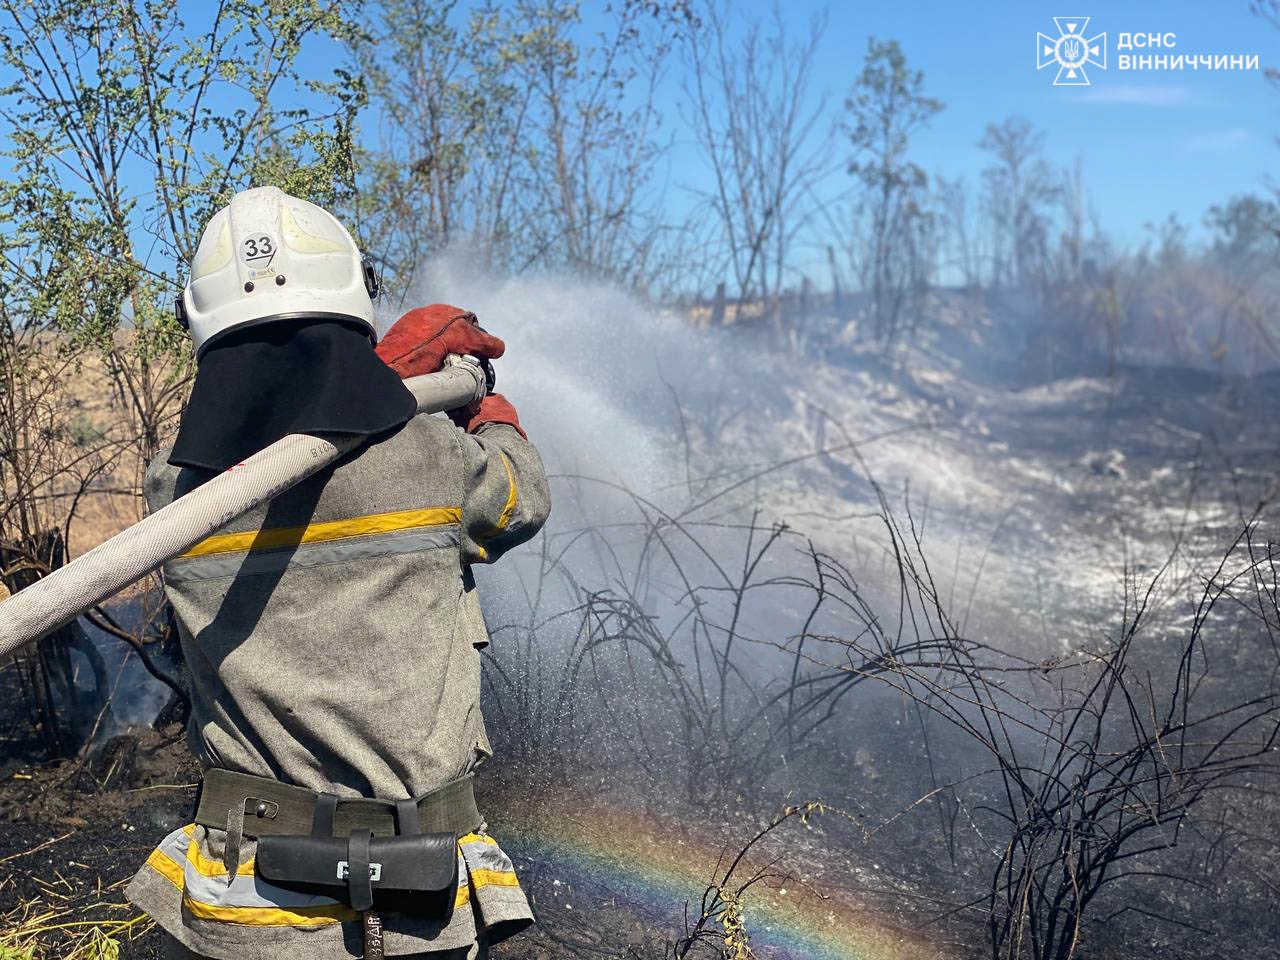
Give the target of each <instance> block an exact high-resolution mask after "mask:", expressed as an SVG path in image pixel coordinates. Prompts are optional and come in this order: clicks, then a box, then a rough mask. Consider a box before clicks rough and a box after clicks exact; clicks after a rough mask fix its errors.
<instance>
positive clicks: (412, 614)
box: [128, 187, 550, 960]
mask: <svg viewBox="0 0 1280 960" xmlns="http://www.w3.org/2000/svg"><path fill="white" fill-rule="evenodd" d="M376 286H377V281H376V277H375V274H374V271H373V270H372V269H371V268H370V266H369V264H368V262H367V261H365V260H363V259H362V257H361V255H360V252H359V250H358V249H357V247H356V245H355V243H354V242H353V241H352V239H351V237H350V235H349V234H348V233H347V231H346V230H345V229H344V228H343V226H342V225H341V224H340V223H339V222H338V220H337V219H336V218H334V217H333V216H332V215H331V214H330V213H328V212H327V211H325V210H323V209H321V208H320V207H318V206H315V205H314V204H311V203H308V202H306V201H303V200H299V199H297V198H294V197H291V196H288V195H286V194H285V193H283V192H282V191H280V190H279V189H276V188H274V187H260V188H256V189H252V190H246V191H244V192H242V193H239V194H237V195H236V196H235V197H234V198H233V199H232V201H231V203H230V205H229V206H227V207H225V208H224V209H222V210H220V211H218V212H217V213H216V214H214V216H213V217H212V218H211V220H210V221H209V223H208V226H207V227H206V229H205V231H204V233H203V235H202V236H201V239H200V244H199V247H198V249H197V251H196V254H195V258H194V260H193V262H192V266H191V276H190V280H189V282H188V284H187V286H186V288H185V290H184V291H183V294H182V297H181V299H180V300H179V302H178V304H177V310H178V314H179V319H180V320H181V321H182V322H183V323H184V325H185V326H187V328H188V329H189V331H190V333H191V337H192V339H193V341H194V346H195V353H196V359H197V370H196V377H195V383H194V386H193V389H192V394H191V399H190V402H189V403H188V405H187V407H186V409H185V411H184V413H183V416H182V421H181V424H180V426H179V429H178V434H177V438H176V440H175V442H174V444H173V446H172V448H171V449H169V450H167V451H165V452H162V453H161V454H160V455H159V456H157V458H156V459H155V461H154V462H153V463H152V464H151V466H150V468H149V469H148V471H147V475H146V480H145V495H146V502H147V506H148V509H150V510H152V511H154V510H156V509H158V508H160V507H161V506H163V505H164V504H166V503H169V502H170V501H171V500H173V499H174V498H175V497H179V496H181V495H182V494H183V493H185V492H187V491H189V490H191V489H192V488H194V487H196V486H198V485H199V484H200V483H202V482H204V481H205V480H207V479H208V478H210V477H212V476H214V475H215V474H216V473H217V472H219V471H224V470H231V469H234V468H235V466H236V464H237V463H239V462H241V461H242V460H243V459H245V458H246V457H248V456H249V455H250V454H252V453H254V452H255V451H257V450H259V449H261V448H263V447H265V446H267V445H268V444H270V443H272V442H274V441H276V440H278V439H280V438H281V437H283V436H286V435H288V434H291V433H305V434H319V435H342V434H345V435H358V436H360V437H363V438H366V439H365V442H364V443H363V444H362V445H361V446H360V447H358V448H357V450H356V452H355V453H353V454H351V455H348V456H347V457H345V458H343V459H341V460H339V461H338V462H337V463H336V464H334V465H333V466H331V467H329V468H326V469H325V470H323V471H321V472H320V473H318V474H316V475H315V476H313V477H311V478H310V479H308V480H306V481H304V482H302V483H300V484H299V485H297V486H296V487H294V488H292V489H290V490H288V491H286V492H285V493H283V494H281V495H280V496H278V497H276V498H275V499H274V500H271V501H270V502H268V503H267V504H266V505H264V506H262V507H259V508H256V509H255V510H254V511H252V512H250V513H248V514H245V515H244V516H243V517H241V518H239V519H236V520H234V521H232V522H231V523H229V524H228V525H227V526H226V527H224V528H223V529H222V530H221V531H220V532H218V533H217V534H215V535H213V536H211V537H209V538H208V539H206V540H204V541H203V542H201V543H199V544H197V545H196V546H195V547H193V548H192V549H191V550H189V551H187V552H186V553H185V554H183V555H182V556H181V557H179V558H177V559H175V560H173V561H171V562H169V563H168V564H166V565H165V567H164V570H163V572H164V585H165V593H166V595H167V597H168V599H169V601H170V602H171V603H172V605H173V609H174V612H175V614H176V619H177V624H178V630H179V634H180V637H181V641H182V647H183V653H184V656H185V658H186V662H187V665H188V667H189V670H190V677H191V687H192V713H191V718H190V723H189V727H188V741H189V745H190V748H191V750H192V751H193V753H194V754H195V756H196V757H197V758H198V759H199V761H200V763H201V765H202V767H203V768H204V776H203V780H202V783H201V789H200V794H199V799H198V801H197V806H196V811H195V813H194V816H193V822H192V823H191V824H189V825H187V826H185V827H183V828H181V829H179V830H176V831H174V832H173V833H171V834H170V835H169V836H167V837H165V838H164V840H163V841H162V842H161V843H160V845H159V846H158V847H156V849H155V850H154V851H153V852H152V854H151V855H150V856H149V857H148V859H147V861H146V864H145V865H144V866H143V867H142V868H141V869H140V870H139V871H138V873H137V875H136V876H135V877H134V879H133V881H132V882H131V884H130V885H129V888H128V896H129V898H130V899H131V900H132V901H133V902H134V903H135V904H136V905H137V906H139V907H140V908H141V909H143V910H145V911H146V912H147V913H148V914H150V915H151V916H152V917H153V918H154V919H155V921H156V923H157V924H158V925H159V927H160V928H161V929H162V931H163V936H164V937H165V943H164V945H163V947H162V951H161V956H169V957H192V956H195V957H213V958H226V960H232V958H236V960H241V958H243V960H288V958H308V960H330V958H332V960H338V958H343V960H345V958H349V957H352V956H360V955H363V956H365V957H370V958H376V957H380V956H383V955H386V956H417V955H426V956H430V957H431V958H433V960H445V958H454V957H456V958H459V960H461V958H474V957H477V956H483V955H484V953H485V949H486V946H485V945H486V944H488V943H492V942H496V941H497V940H500V939H503V938H505V937H507V936H510V935H511V934H513V933H515V932H516V931H518V930H519V929H521V928H523V927H524V926H525V925H527V924H528V923H530V922H531V920H532V915H531V913H530V910H529V906H528V903H527V902H526V900H525V896H524V894H523V892H522V891H521V889H520V886H519V883H518V881H517V879H516V875H515V872H514V870H513V868H512V864H511V861H510V859H509V858H508V857H507V856H506V854H504V853H503V851H502V849H501V847H500V846H499V845H498V843H497V841H496V840H495V839H494V838H493V837H492V836H490V834H489V833H488V832H487V827H486V824H485V823H484V821H483V819H482V817H481V815H480V813H479V812H478V811H477V809H476V806H475V800H474V797H473V793H472V788H471V784H472V774H473V772H474V770H475V768H476V767H477V766H478V765H479V764H480V763H482V761H484V760H485V759H486V758H487V757H488V756H489V755H490V745H489V740H488V738H487V736H486V733H485V728H484V722H483V719H482V717H481V714H480V650H481V648H482V647H484V646H485V645H486V644H487V643H488V634H487V631H486V628H485V624H484V620H483V619H482V616H481V611H480V603H479V600H478V597H477V595H476V588H475V582H474V580H473V578H472V573H471V567H472V565H473V564H477V563H492V562H493V561H494V560H497V559H498V558H499V557H500V556H502V554H504V553H505V552H506V551H507V550H509V549H511V548H512V547H514V546H516V545H517V544H520V543H522V542H523V541H525V540H528V539H529V538H530V537H532V536H533V535H534V534H535V533H536V532H537V531H538V529H539V528H540V527H541V526H542V524H543V522H544V521H545V519H546V517H547V513H548V510H549V509H550V500H549V495H548V490H547V482H546V478H545V475H544V472H543V467H542V462H541V460H540V458H539V456H538V453H537V451H536V450H535V449H534V447H533V445H532V444H531V443H530V442H529V441H528V439H527V437H526V435H525V432H524V430H523V429H522V428H521V426H520V421H519V418H518V416H517V415H516V411H515V408H514V407H513V406H512V405H511V404H510V403H509V402H508V401H507V400H506V399H504V398H503V397H502V396H501V395H498V394H492V393H491V394H489V395H488V396H486V397H485V398H484V399H483V400H482V401H480V402H479V403H477V404H473V405H472V406H471V407H469V408H467V409H465V410H459V411H454V412H452V413H451V414H450V415H449V417H448V418H445V417H435V416H427V415H417V414H416V408H415V402H414V400H413V397H412V395H411V394H410V393H409V391H408V390H407V389H406V388H405V386H404V385H403V384H402V383H401V379H402V378H404V377H411V376H418V375H421V374H427V373H431V372H434V371H436V370H439V369H440V368H441V367H442V365H443V364H444V362H445V358H446V356H448V355H451V354H452V355H469V356H472V357H475V358H479V359H480V360H483V361H487V360H491V359H494V358H497V357H499V356H501V355H502V353H503V349H504V347H503V343H502V341H501V340H499V339H497V338H496V337H493V336H491V335H490V334H488V333H486V332H485V331H484V330H483V329H482V328H481V327H480V326H479V325H478V323H477V321H476V318H475V316H474V315H473V314H471V313H469V312H467V311H465V310H462V309H458V308H455V307H451V306H448V305H443V304H437V305H434V306H430V307H424V308H419V309H415V310H412V311H410V312H409V313H407V314H405V315H404V316H403V317H401V318H400V320H399V321H398V322H397V323H396V324H395V325H393V326H392V328H391V329H390V331H389V332H388V333H387V335H386V337H385V338H383V339H382V340H381V342H377V341H376V330H375V326H374V308H373V299H374V297H376V293H377V290H376ZM375 344H376V349H375Z"/></svg>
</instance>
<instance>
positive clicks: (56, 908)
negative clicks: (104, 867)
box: [0, 876, 154, 960]
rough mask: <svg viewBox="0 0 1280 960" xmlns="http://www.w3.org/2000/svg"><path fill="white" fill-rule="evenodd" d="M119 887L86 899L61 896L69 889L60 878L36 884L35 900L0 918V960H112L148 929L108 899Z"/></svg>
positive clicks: (144, 920)
mask: <svg viewBox="0 0 1280 960" xmlns="http://www.w3.org/2000/svg"><path fill="white" fill-rule="evenodd" d="M59 881H60V882H59ZM125 882H126V881H124V880H121V881H119V882H118V883H115V884H112V885H110V886H106V887H104V886H101V885H100V886H99V887H98V889H97V890H96V891H94V893H93V894H91V895H90V896H88V897H75V896H73V895H71V894H67V893H64V892H63V889H62V888H63V886H64V885H65V887H66V889H67V890H70V889H72V887H71V884H69V883H67V882H66V881H65V879H64V878H62V877H60V876H59V877H57V879H56V880H52V881H50V882H48V883H45V882H41V883H40V886H41V894H42V895H41V896H38V897H35V898H32V899H29V900H25V901H24V902H22V903H21V904H19V906H17V907H16V908H15V909H13V910H11V911H10V912H9V913H7V914H5V915H4V916H3V917H0V960H43V958H50V960H52V958H54V957H57V958H59V960H117V958H118V957H119V956H120V946H121V944H122V943H123V942H125V941H129V940H133V939H135V938H137V937H140V936H141V935H142V934H144V933H146V932H147V931H148V930H150V929H151V928H152V926H154V924H153V922H152V921H151V919H150V918H148V917H147V916H146V915H145V914H142V913H139V912H138V910H137V909H136V908H135V907H134V906H133V905H132V904H129V903H125V902H122V901H120V900H118V899H111V895H112V894H115V893H117V892H118V891H119V889H120V888H121V887H122V886H123V885H124V883H125Z"/></svg>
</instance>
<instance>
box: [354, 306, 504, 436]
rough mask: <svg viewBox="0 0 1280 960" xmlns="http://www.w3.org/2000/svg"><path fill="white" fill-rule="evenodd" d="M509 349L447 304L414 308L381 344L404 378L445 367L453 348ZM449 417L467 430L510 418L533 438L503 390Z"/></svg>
mask: <svg viewBox="0 0 1280 960" xmlns="http://www.w3.org/2000/svg"><path fill="white" fill-rule="evenodd" d="M505 350H506V344H504V343H503V342H502V341H501V340H499V339H498V338H497V337H495V336H493V335H492V334H490V333H487V332H486V331H485V330H484V329H483V328H482V327H481V326H480V323H479V321H477V320H476V315H475V314H474V313H472V312H471V311H469V310H462V309H460V308H459V307H453V306H450V305H449V304H447V303H433V304H432V305H431V306H429V307H419V308H418V309H416V310H410V311H409V312H408V313H406V314H405V315H404V316H403V317H401V318H400V319H399V320H397V321H396V322H395V323H394V324H392V326H391V329H390V330H388V331H387V335H386V336H385V337H383V338H382V339H381V340H380V341H379V342H378V346H377V353H378V356H379V357H381V358H382V361H383V363H385V364H386V365H387V366H389V367H390V368H391V369H392V370H394V371H395V372H396V373H398V374H399V375H400V378H401V379H407V378H408V377H418V376H422V375H424V374H428V373H435V372H436V371H437V370H440V369H442V368H443V367H444V358H445V357H446V356H448V355H449V354H451V353H456V354H464V355H465V354H470V355H471V356H473V357H480V358H482V359H485V360H495V359H497V358H498V357H500V356H502V354H503V352H504V351H505ZM449 418H450V419H451V420H453V422H454V423H456V424H457V425H458V426H460V427H462V428H463V429H464V430H466V431H467V433H475V432H476V431H477V430H479V429H480V428H481V427H482V426H484V425H485V424H486V423H507V424H510V425H511V426H513V427H515V428H516V430H517V431H519V433H520V436H522V437H524V438H525V439H526V440H527V439H529V438H528V436H527V435H526V434H525V432H524V430H523V428H521V426H520V418H519V416H517V414H516V408H515V407H513V406H512V405H511V402H510V401H509V400H507V398H506V397H504V396H502V394H500V393H491V394H489V395H488V396H486V397H485V398H484V399H483V400H481V401H480V402H479V403H472V404H469V405H468V406H466V407H463V408H462V409H460V410H452V411H450V412H449Z"/></svg>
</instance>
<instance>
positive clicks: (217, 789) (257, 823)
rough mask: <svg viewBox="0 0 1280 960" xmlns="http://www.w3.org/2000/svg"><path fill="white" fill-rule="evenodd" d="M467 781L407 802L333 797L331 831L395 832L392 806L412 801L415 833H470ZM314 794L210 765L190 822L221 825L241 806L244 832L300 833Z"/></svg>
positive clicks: (474, 814)
mask: <svg viewBox="0 0 1280 960" xmlns="http://www.w3.org/2000/svg"><path fill="white" fill-rule="evenodd" d="M471 783H472V778H471V777H463V778H461V779H459V780H453V781H450V782H449V783H446V784H445V785H444V786H442V787H439V788H437V789H435V790H432V791H431V792H430V793H427V794H424V795H423V796H421V797H416V798H414V800H412V801H404V800H401V801H395V800H370V799H366V798H363V797H355V798H350V799H347V798H339V799H338V801H337V809H336V810H335V811H334V812H333V814H332V815H333V826H332V832H333V833H336V834H338V835H339V836H343V837H346V836H350V835H351V834H352V833H353V832H354V831H357V830H368V831H372V833H373V835H374V836H375V837H391V836H395V835H396V832H397V831H396V823H397V821H396V813H397V809H396V808H397V805H400V806H401V807H402V808H406V809H405V812H406V813H407V812H408V809H411V808H408V807H407V805H408V804H410V803H412V805H413V807H416V809H417V814H418V820H419V824H418V831H419V832H422V833H452V834H455V835H457V836H463V835H464V834H468V833H472V832H473V831H475V830H478V829H479V828H480V826H481V824H482V819H481V817H480V811H479V810H477V809H476V800H475V795H474V793H473V792H472V789H471ZM320 797H321V794H318V793H316V792H315V791H314V790H308V789H306V788H305V787H295V786H293V785H292V784H287V783H281V782H280V781H278V780H271V779H268V778H266V777H255V776H251V775H249V774H247V773H234V772H232V771H230V770H220V769H217V768H214V769H212V770H207V771H206V772H205V775H204V780H203V781H202V783H201V784H200V799H199V801H198V803H197V804H196V816H195V822H196V823H198V824H201V825H202V826H206V827H213V828H215V829H218V830H224V829H226V828H227V824H228V816H227V815H228V813H230V812H231V811H236V812H237V813H238V812H240V811H243V814H244V821H243V822H244V834H245V836H249V837H274V836H288V835H295V836H296V835H305V834H310V833H311V832H312V827H313V826H314V824H315V820H316V804H317V801H319V800H320ZM401 832H408V831H403V830H402V831H401Z"/></svg>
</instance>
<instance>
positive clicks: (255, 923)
mask: <svg viewBox="0 0 1280 960" xmlns="http://www.w3.org/2000/svg"><path fill="white" fill-rule="evenodd" d="M182 905H183V906H184V907H186V908H187V909H188V910H189V911H191V915H192V916H193V917H197V918H198V919H200V920H216V921H218V922H219V923H238V924H240V925H241V926H248V927H318V926H322V925H324V924H326V923H341V922H342V921H344V920H355V919H356V916H357V914H356V912H355V911H354V910H352V909H351V908H350V907H344V906H342V905H341V904H336V905H334V906H320V907H295V908H294V909H292V910H286V909H284V908H282V907H240V906H219V905H217V904H212V903H202V902H200V901H199V900H193V899H191V897H189V896H184V897H183V898H182Z"/></svg>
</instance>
